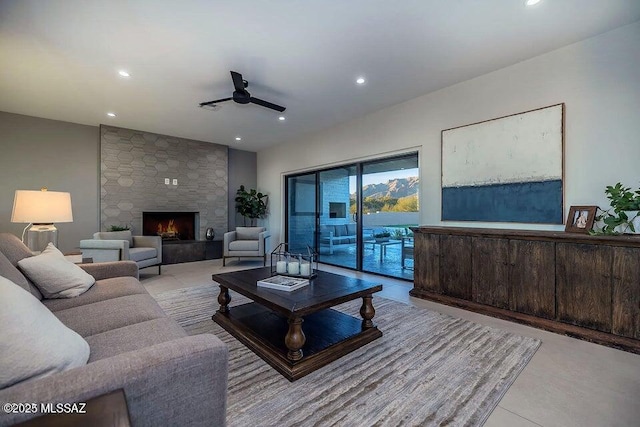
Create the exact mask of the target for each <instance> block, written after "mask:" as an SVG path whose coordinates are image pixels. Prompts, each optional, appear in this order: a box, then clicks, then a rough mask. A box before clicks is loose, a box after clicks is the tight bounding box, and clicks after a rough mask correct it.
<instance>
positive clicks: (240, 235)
mask: <svg viewBox="0 0 640 427" xmlns="http://www.w3.org/2000/svg"><path fill="white" fill-rule="evenodd" d="M264 230H265V228H264V227H236V239H238V240H258V237H259V235H260V233H262V232H263V231H264Z"/></svg>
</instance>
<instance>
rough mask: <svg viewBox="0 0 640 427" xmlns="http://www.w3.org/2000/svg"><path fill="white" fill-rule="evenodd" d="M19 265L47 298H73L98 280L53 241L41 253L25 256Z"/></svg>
mask: <svg viewBox="0 0 640 427" xmlns="http://www.w3.org/2000/svg"><path fill="white" fill-rule="evenodd" d="M18 267H20V269H21V270H22V271H23V272H24V274H26V275H27V277H29V279H31V281H32V282H33V283H34V284H35V285H36V286H37V287H38V289H40V292H42V295H44V297H45V298H73V297H77V296H78V295H81V294H83V293H84V292H86V291H87V289H89V288H90V287H91V286H93V284H94V283H95V282H96V279H94V278H93V276H92V275H90V274H89V273H87V272H86V271H84V270H83V269H81V268H80V267H78V266H77V265H75V264H74V263H72V262H71V261H69V260H68V259H66V258H65V257H64V255H63V254H62V252H60V251H59V250H58V249H57V248H56V247H55V246H53V244H52V243H49V244H48V245H47V247H46V248H45V250H44V251H42V253H41V254H40V255H36V256H32V257H29V258H23V259H21V260H20V261H18Z"/></svg>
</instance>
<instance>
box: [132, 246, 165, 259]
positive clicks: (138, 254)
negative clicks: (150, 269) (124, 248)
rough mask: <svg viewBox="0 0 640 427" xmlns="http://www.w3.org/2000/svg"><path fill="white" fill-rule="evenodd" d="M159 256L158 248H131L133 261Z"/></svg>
mask: <svg viewBox="0 0 640 427" xmlns="http://www.w3.org/2000/svg"><path fill="white" fill-rule="evenodd" d="M157 256H158V251H157V250H156V248H131V249H129V259H130V260H131V261H143V260H145V259H151V258H155V257H157Z"/></svg>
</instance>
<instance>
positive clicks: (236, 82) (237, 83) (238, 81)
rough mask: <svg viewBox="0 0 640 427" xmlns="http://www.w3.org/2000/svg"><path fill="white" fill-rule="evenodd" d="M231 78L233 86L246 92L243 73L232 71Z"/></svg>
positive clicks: (239, 90)
mask: <svg viewBox="0 0 640 427" xmlns="http://www.w3.org/2000/svg"><path fill="white" fill-rule="evenodd" d="M231 78H232V79H233V87H234V88H236V90H237V91H238V92H244V80H243V79H242V74H240V73H236V72H235V71H232V72H231Z"/></svg>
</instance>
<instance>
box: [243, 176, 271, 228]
mask: <svg viewBox="0 0 640 427" xmlns="http://www.w3.org/2000/svg"><path fill="white" fill-rule="evenodd" d="M268 197H269V196H267V195H266V194H262V193H259V192H258V191H256V190H255V189H250V190H249V191H247V190H245V188H244V185H241V186H240V188H239V189H238V191H236V199H235V200H236V211H237V212H238V213H239V214H240V215H242V217H243V219H244V225H245V226H246V225H247V218H249V225H250V226H255V225H256V219H258V218H263V217H264V216H265V215H266V213H267V201H268Z"/></svg>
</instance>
